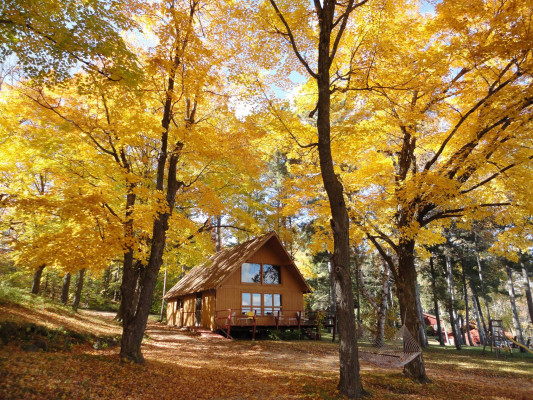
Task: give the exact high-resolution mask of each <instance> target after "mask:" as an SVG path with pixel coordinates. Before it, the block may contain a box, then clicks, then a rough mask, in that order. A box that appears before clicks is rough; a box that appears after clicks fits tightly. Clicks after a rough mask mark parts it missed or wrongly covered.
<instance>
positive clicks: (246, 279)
mask: <svg viewBox="0 0 533 400" xmlns="http://www.w3.org/2000/svg"><path fill="white" fill-rule="evenodd" d="M241 282H243V283H261V264H252V263H244V264H242V268H241Z"/></svg>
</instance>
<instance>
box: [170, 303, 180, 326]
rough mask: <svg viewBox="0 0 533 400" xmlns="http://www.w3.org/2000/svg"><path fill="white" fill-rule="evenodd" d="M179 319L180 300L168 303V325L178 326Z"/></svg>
mask: <svg viewBox="0 0 533 400" xmlns="http://www.w3.org/2000/svg"><path fill="white" fill-rule="evenodd" d="M177 321H179V319H178V299H172V300H169V301H168V302H167V325H174V326H176V325H177Z"/></svg>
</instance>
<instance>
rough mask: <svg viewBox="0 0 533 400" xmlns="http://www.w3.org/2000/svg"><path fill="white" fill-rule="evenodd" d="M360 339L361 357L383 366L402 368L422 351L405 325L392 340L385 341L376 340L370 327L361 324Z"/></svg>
mask: <svg viewBox="0 0 533 400" xmlns="http://www.w3.org/2000/svg"><path fill="white" fill-rule="evenodd" d="M358 339H362V340H361V341H360V342H359V358H361V359H362V360H364V361H368V362H369V363H372V364H374V365H376V366H378V367H382V368H401V367H403V366H404V365H406V364H409V363H410V362H411V361H413V360H414V359H415V358H416V357H418V356H419V355H420V354H421V353H422V349H421V348H420V346H419V345H418V343H417V342H416V340H415V338H414V337H413V335H411V333H410V332H409V330H408V329H407V328H406V327H405V325H402V327H401V328H400V329H399V330H398V332H396V334H395V335H394V336H393V337H392V338H391V339H390V340H386V341H383V342H381V341H379V340H376V338H375V336H374V335H372V333H371V332H370V331H369V330H368V329H366V328H365V327H363V326H362V325H360V326H359V332H358ZM365 339H366V340H365Z"/></svg>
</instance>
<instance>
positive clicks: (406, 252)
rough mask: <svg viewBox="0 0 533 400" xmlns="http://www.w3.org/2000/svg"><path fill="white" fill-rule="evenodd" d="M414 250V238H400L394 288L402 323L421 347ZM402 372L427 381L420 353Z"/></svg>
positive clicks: (424, 381) (418, 379)
mask: <svg viewBox="0 0 533 400" xmlns="http://www.w3.org/2000/svg"><path fill="white" fill-rule="evenodd" d="M414 251H415V242H414V240H412V239H400V243H399V246H398V275H397V279H396V289H397V292H398V302H399V304H400V316H401V318H402V323H403V324H404V325H405V327H406V328H407V329H408V330H409V332H410V333H411V335H413V337H414V338H415V339H416V341H417V343H418V344H419V345H420V347H423V338H422V337H421V335H420V324H421V321H420V319H419V315H418V308H417V306H416V282H417V276H416V268H415V257H414ZM404 374H405V375H407V376H409V377H411V378H412V379H414V380H416V381H418V382H421V383H426V382H429V379H428V377H427V375H426V368H425V366H424V359H423V356H422V354H420V356H418V357H417V358H415V359H414V360H413V361H411V362H410V363H409V364H407V365H406V366H405V367H404Z"/></svg>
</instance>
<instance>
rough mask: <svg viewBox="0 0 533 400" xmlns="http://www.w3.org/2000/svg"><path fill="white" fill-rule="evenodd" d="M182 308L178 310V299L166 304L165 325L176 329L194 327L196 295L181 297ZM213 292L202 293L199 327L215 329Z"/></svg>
mask: <svg viewBox="0 0 533 400" xmlns="http://www.w3.org/2000/svg"><path fill="white" fill-rule="evenodd" d="M181 299H183V308H182V309H181V310H179V309H178V299H177V298H174V299H171V300H169V301H168V303H167V324H168V325H173V326H177V327H180V328H181V327H188V326H196V294H194V295H189V296H185V297H182V298H181ZM214 316H215V292H214V290H211V291H208V292H204V293H202V312H201V326H202V327H203V328H207V329H211V330H213V329H215V321H214Z"/></svg>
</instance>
